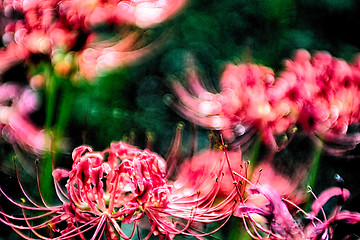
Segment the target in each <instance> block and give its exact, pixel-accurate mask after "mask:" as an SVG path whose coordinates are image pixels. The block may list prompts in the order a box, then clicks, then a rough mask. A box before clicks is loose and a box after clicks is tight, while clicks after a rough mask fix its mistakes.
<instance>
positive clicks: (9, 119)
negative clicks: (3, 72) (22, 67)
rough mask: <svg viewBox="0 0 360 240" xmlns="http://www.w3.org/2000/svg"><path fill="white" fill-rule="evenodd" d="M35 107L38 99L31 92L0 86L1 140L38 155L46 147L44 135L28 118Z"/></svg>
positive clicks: (6, 84) (7, 85)
mask: <svg viewBox="0 0 360 240" xmlns="http://www.w3.org/2000/svg"><path fill="white" fill-rule="evenodd" d="M37 105H38V99H37V96H36V94H35V93H34V92H33V91H32V90H30V89H27V88H23V87H20V86H18V85H15V84H11V83H4V84H1V85H0V130H1V133H2V136H3V138H4V139H5V140H6V141H8V142H9V143H11V144H17V145H19V146H20V147H22V148H23V149H24V150H26V151H29V152H32V153H36V154H40V153H41V152H42V151H43V150H44V149H45V147H46V145H45V133H44V132H43V131H42V130H41V129H39V128H38V127H37V126H35V125H34V124H33V123H32V121H31V119H30V118H29V115H30V114H31V113H32V112H33V111H35V110H36V108H37Z"/></svg>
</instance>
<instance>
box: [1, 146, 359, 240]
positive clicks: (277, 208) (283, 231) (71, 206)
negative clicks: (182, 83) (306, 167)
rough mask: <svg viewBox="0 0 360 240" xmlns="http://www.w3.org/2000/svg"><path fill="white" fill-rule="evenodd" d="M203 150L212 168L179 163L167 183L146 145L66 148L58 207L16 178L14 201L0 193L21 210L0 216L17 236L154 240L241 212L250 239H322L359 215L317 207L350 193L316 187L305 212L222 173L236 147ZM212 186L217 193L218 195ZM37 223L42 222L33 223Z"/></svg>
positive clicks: (161, 163) (239, 176) (242, 177)
mask: <svg viewBox="0 0 360 240" xmlns="http://www.w3.org/2000/svg"><path fill="white" fill-rule="evenodd" d="M204 154H205V156H207V157H208V159H207V161H209V160H211V161H213V164H212V165H213V166H214V168H213V169H212V170H209V169H208V170H207V171H198V170H199V167H195V168H194V169H193V168H189V166H188V165H187V164H185V165H183V170H182V171H181V172H185V175H183V174H180V175H179V176H178V178H177V179H176V180H175V181H170V180H169V179H167V178H166V164H165V160H164V159H162V158H161V157H160V156H158V155H157V154H155V153H152V152H151V151H149V150H147V149H146V150H140V149H138V148H136V147H133V146H131V145H128V144H126V143H123V142H117V143H112V144H111V146H110V148H109V149H106V150H105V151H103V152H94V151H93V150H92V149H91V148H90V147H88V146H80V147H78V148H76V149H75V150H74V151H73V154H72V157H73V161H74V162H73V166H72V169H71V170H70V171H67V170H65V169H56V170H54V172H53V176H54V180H55V181H54V183H55V186H56V192H57V195H58V197H59V199H60V200H61V202H62V204H61V205H59V206H49V205H47V204H46V203H45V201H44V200H43V199H42V202H43V205H39V204H37V203H35V201H34V200H32V199H31V198H30V197H29V195H28V194H27V193H26V192H25V190H24V188H23V186H22V184H21V181H20V180H19V184H20V187H21V189H22V191H23V194H24V196H25V199H23V200H22V203H17V202H16V201H14V200H13V199H12V198H10V197H9V196H8V195H7V194H6V193H5V192H4V191H3V190H2V189H1V188H0V192H1V193H2V194H3V195H4V196H5V198H7V199H8V200H9V201H11V202H12V203H13V204H15V205H16V206H18V207H20V208H21V209H22V213H23V216H22V217H16V216H13V215H10V214H7V213H6V212H5V211H4V210H0V215H1V216H2V217H1V218H0V221H1V222H3V223H5V224H6V225H8V226H10V227H11V228H12V229H13V230H14V231H15V232H17V233H18V234H19V235H20V236H21V237H23V238H24V239H34V238H32V237H31V236H28V235H27V234H25V233H24V231H30V232H31V233H32V235H33V236H36V237H37V238H40V239H75V238H77V237H79V238H80V239H87V238H89V239H90V238H91V239H102V236H103V234H105V235H106V237H107V239H109V240H110V239H111V240H113V239H114V240H115V239H118V237H121V238H123V239H131V238H133V237H134V235H135V234H136V233H137V234H138V236H139V237H141V235H142V234H141V232H142V231H140V230H139V227H141V228H142V229H144V230H145V231H147V232H148V234H147V236H146V239H148V238H149V237H150V236H151V235H152V234H155V235H158V236H159V237H160V238H161V239H172V238H173V237H174V236H176V235H178V234H184V235H189V236H195V237H198V238H201V237H204V236H206V235H208V234H211V233H213V232H214V231H216V230H218V229H219V228H221V227H222V226H223V224H225V223H226V222H227V220H228V219H229V218H230V217H231V216H237V217H240V218H242V219H243V222H244V226H245V227H246V231H247V232H248V233H249V235H250V236H251V237H252V238H254V239H265V238H266V239H268V238H270V239H319V238H320V237H321V239H329V238H331V236H332V233H333V232H332V231H333V228H334V227H335V226H336V224H337V223H338V222H341V221H342V222H344V221H345V222H347V223H349V224H356V223H358V222H360V214H359V213H357V212H349V211H346V210H341V206H337V207H336V208H335V210H334V211H333V213H332V215H331V216H330V217H327V216H326V215H325V213H324V210H323V209H322V207H323V205H324V204H325V203H326V202H327V201H328V200H329V199H330V198H333V197H338V198H340V199H341V200H342V201H341V202H344V201H345V200H346V199H347V198H348V197H349V195H350V194H349V191H348V190H346V189H343V188H337V187H335V188H330V189H328V190H326V191H324V192H323V193H322V194H321V195H320V196H319V197H318V198H316V197H315V198H316V200H315V201H314V203H313V205H312V208H311V211H310V212H309V213H307V212H305V211H304V210H302V209H301V208H300V207H298V206H297V205H296V204H295V203H293V202H292V201H290V200H289V199H284V198H282V197H281V196H280V195H279V193H278V192H277V191H276V190H275V189H273V188H272V187H271V186H270V185H267V184H261V183H259V182H258V181H257V182H256V183H253V182H251V181H249V180H248V179H247V177H246V174H247V173H246V171H245V172H244V171H242V172H241V171H239V172H238V171H227V170H226V169H231V164H232V163H234V162H233V161H231V163H230V157H234V160H236V161H240V163H241V165H242V166H244V165H245V163H244V162H242V158H241V156H239V153H232V152H229V153H228V152H227V151H226V150H225V151H213V152H208V153H203V154H200V155H199V156H195V157H194V159H193V160H195V161H196V160H199V159H198V157H203V156H204ZM240 154H241V153H240ZM209 158H211V159H209ZM202 160H203V158H202ZM190 164H191V161H190ZM227 166H228V168H227ZM186 173H187V174H186ZM189 175H190V176H191V177H189ZM226 175H230V178H232V181H229V176H228V177H224V176H226ZM63 178H67V183H66V185H65V188H64V187H63V186H62V185H61V179H63ZM226 178H227V179H226ZM194 179H196V181H194ZM225 180H226V181H227V182H225ZM230 183H231V185H232V187H230V188H229V189H227V190H225V191H224V190H223V189H222V186H223V184H225V185H226V184H228V185H229V186H230ZM220 189H222V191H223V192H222V193H221V195H222V197H220V198H219V196H220ZM40 196H42V195H41V193H40ZM258 196H262V197H263V198H264V199H266V202H264V204H263V205H261V204H254V201H251V199H254V198H256V197H258ZM220 199H222V200H220ZM339 202H340V201H339ZM29 203H30V204H31V205H29ZM289 206H290V207H291V208H296V209H297V210H298V213H301V214H303V215H304V216H305V219H307V220H306V221H305V222H304V223H299V219H301V218H294V217H293V215H292V214H291V213H290V211H289V210H288V207H289ZM34 212H35V213H36V212H38V213H39V214H38V215H36V214H34ZM319 212H321V213H322V216H319V214H318V213H319ZM38 221H43V222H42V223H40V224H37V225H33V222H38ZM211 222H222V224H221V225H220V227H218V228H216V229H214V230H208V232H204V229H203V228H202V227H201V224H205V223H211ZM19 223H20V224H19ZM23 223H25V226H24V225H23ZM124 224H130V226H132V228H133V229H132V231H131V233H130V234H129V235H127V234H126V233H125V232H124V231H123V227H124ZM49 228H50V229H51V231H50V233H49ZM146 229H147V230H146ZM145 234H146V232H145Z"/></svg>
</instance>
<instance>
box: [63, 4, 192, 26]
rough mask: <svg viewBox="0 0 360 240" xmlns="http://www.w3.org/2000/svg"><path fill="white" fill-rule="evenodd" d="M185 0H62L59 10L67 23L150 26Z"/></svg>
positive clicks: (176, 11)
mask: <svg viewBox="0 0 360 240" xmlns="http://www.w3.org/2000/svg"><path fill="white" fill-rule="evenodd" d="M186 2H187V0H178V1H176V0H135V1H134V0H132V1H129V0H118V1H98V0H85V1H81V0H71V1H69V0H64V1H60V4H59V6H60V9H61V12H62V13H64V15H66V18H67V20H68V21H69V22H70V23H79V22H84V26H85V27H87V28H91V27H94V26H97V25H101V24H104V23H105V24H111V23H115V24H132V25H137V26H139V27H141V28H147V27H152V26H154V25H157V24H159V23H161V22H164V21H165V20H167V19H168V18H170V17H172V16H173V15H175V14H176V13H178V12H179V11H180V9H181V8H182V7H184V5H185V3H186Z"/></svg>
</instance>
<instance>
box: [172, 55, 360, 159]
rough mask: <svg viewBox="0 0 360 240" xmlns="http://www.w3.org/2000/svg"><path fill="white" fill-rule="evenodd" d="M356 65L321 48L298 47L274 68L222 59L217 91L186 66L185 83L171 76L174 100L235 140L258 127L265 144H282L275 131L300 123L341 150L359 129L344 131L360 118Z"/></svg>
mask: <svg viewBox="0 0 360 240" xmlns="http://www.w3.org/2000/svg"><path fill="white" fill-rule="evenodd" d="M359 70H360V67H359V59H356V60H355V61H354V63H353V64H349V63H347V62H346V61H344V60H341V59H337V58H334V57H332V56H331V55H330V54H329V53H326V52H317V53H315V54H314V55H313V56H311V55H310V54H309V53H308V52H307V51H306V50H299V51H297V52H296V54H295V57H294V60H286V61H285V69H284V70H283V71H282V72H280V73H279V74H275V73H274V71H273V70H272V69H270V68H268V67H266V66H262V65H256V64H239V65H234V64H227V65H226V66H225V69H224V71H223V73H222V75H221V78H220V90H221V91H220V92H219V93H216V92H210V91H208V90H207V89H206V87H205V86H204V84H203V83H202V82H201V80H200V78H199V76H198V74H197V73H196V71H195V70H189V73H188V89H186V88H185V87H183V86H182V85H181V84H180V83H179V82H178V81H174V82H173V90H174V92H175V95H176V96H177V101H174V103H173V105H174V106H175V107H176V109H177V110H178V111H179V112H180V113H181V114H182V115H183V116H185V117H186V118H188V119H189V120H191V121H192V122H194V123H196V124H199V125H202V126H205V127H208V128H210V129H215V130H221V131H222V133H223V135H224V137H225V139H227V140H228V141H230V142H237V146H238V145H245V143H247V142H248V139H249V137H250V136H252V135H254V134H255V133H256V132H260V133H261V136H262V139H263V141H264V143H265V144H267V145H268V146H270V147H271V148H273V149H275V150H281V149H282V148H283V147H284V146H282V145H281V144H279V143H278V142H277V141H276V137H275V136H278V135H284V134H290V135H292V133H294V132H295V131H296V129H298V128H301V129H304V130H305V131H306V132H307V133H308V134H309V135H310V136H316V137H318V138H320V139H321V140H324V141H325V142H328V143H336V144H339V145H340V146H338V148H335V149H331V148H330V147H329V148H328V150H330V151H332V152H333V153H340V152H343V151H344V150H349V149H351V148H354V147H355V146H356V144H357V143H359V136H358V134H353V133H351V132H349V131H348V129H349V126H351V125H352V124H357V123H358V122H359V118H360V115H359V113H360V111H359V109H360V104H359V100H358V98H357V97H356V96H358V94H359V92H360V88H359V79H360V71H359ZM239 138H240V140H239ZM241 139H242V140H241Z"/></svg>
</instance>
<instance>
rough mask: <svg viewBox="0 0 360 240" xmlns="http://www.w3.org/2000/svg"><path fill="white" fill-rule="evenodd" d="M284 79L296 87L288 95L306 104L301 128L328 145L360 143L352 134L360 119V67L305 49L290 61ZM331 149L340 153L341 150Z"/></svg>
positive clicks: (301, 116)
mask: <svg viewBox="0 0 360 240" xmlns="http://www.w3.org/2000/svg"><path fill="white" fill-rule="evenodd" d="M282 78H285V79H286V80H287V84H289V85H292V87H291V88H288V89H289V90H288V91H287V92H286V94H288V95H291V96H292V99H293V100H294V102H297V103H298V104H299V105H300V104H301V105H302V112H301V113H300V116H299V122H300V124H301V126H302V127H303V128H304V129H305V130H307V131H308V132H309V133H314V134H315V135H316V136H317V137H319V138H320V139H322V140H324V141H325V142H330V143H331V142H332V143H335V144H339V145H343V148H344V149H345V150H347V149H351V148H353V147H355V146H356V144H357V143H359V142H360V138H359V137H360V136H359V134H352V133H351V132H348V129H349V126H351V125H352V124H357V123H358V122H359V118H360V111H359V109H360V101H359V99H358V98H357V97H356V96H358V95H359V93H360V88H359V84H358V83H359V79H360V74H359V68H358V66H357V65H356V64H354V65H350V64H348V63H347V62H346V61H344V60H341V59H337V58H334V57H332V56H331V55H330V54H329V53H326V52H317V53H315V54H314V55H313V56H312V57H311V55H310V54H309V53H308V52H307V51H305V50H299V51H297V52H296V54H295V57H294V60H293V61H290V60H288V61H287V62H286V69H285V70H284V72H283V73H282ZM328 150H330V151H332V152H334V153H336V151H337V150H339V151H341V149H330V148H328Z"/></svg>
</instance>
